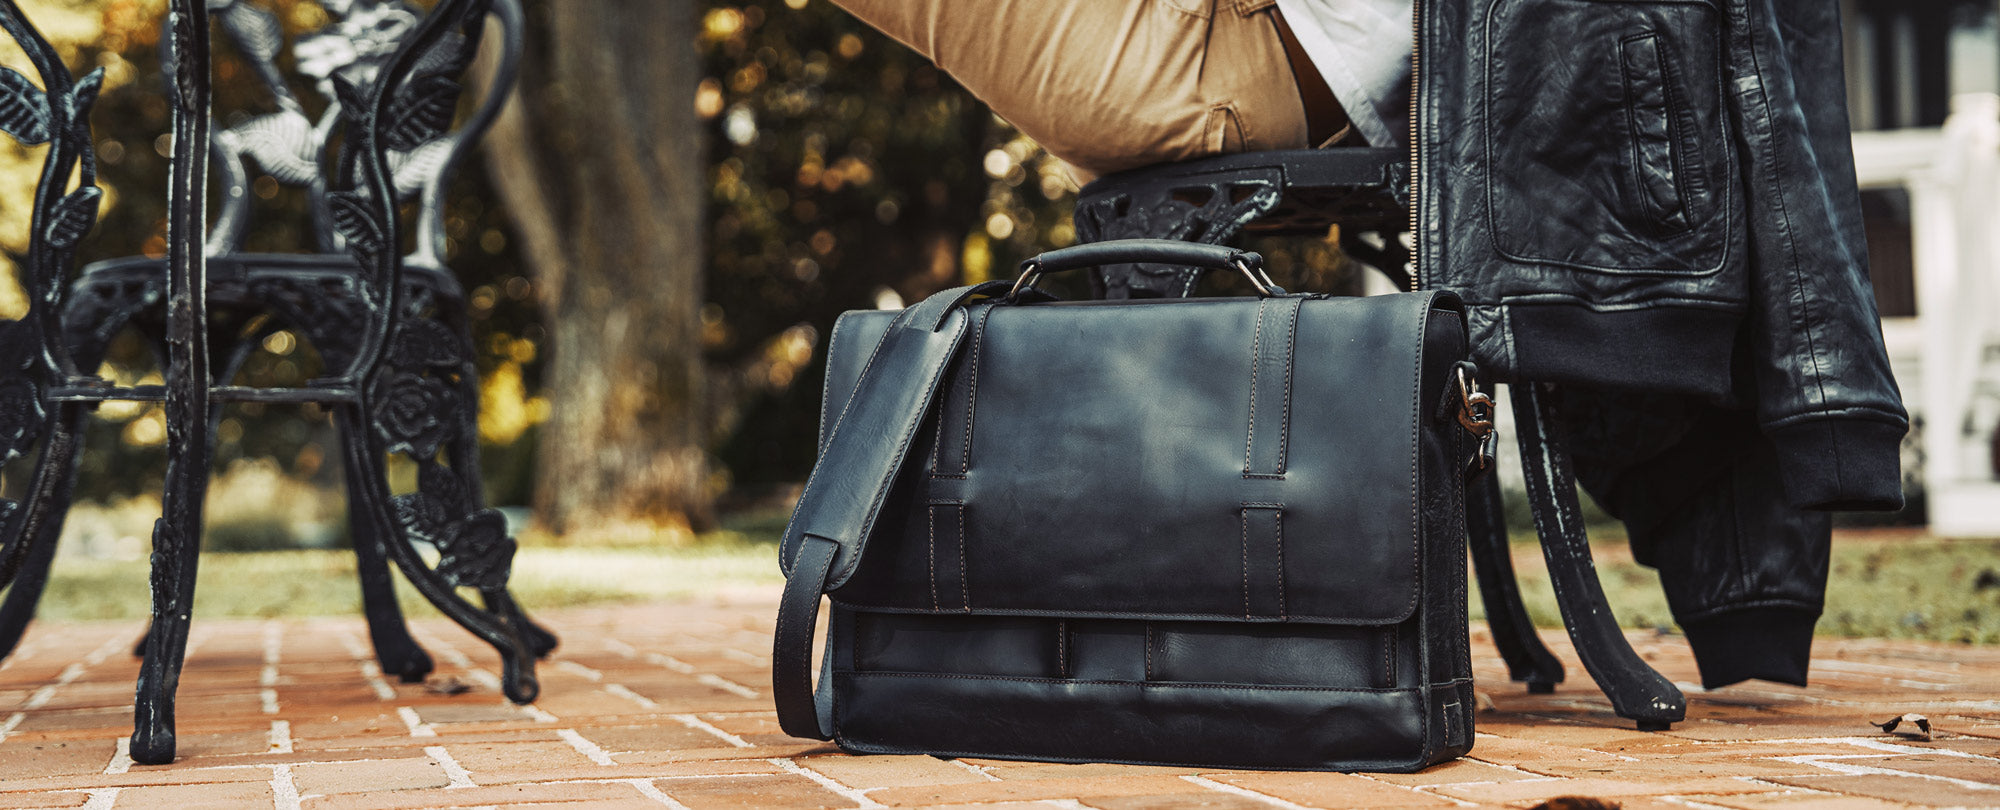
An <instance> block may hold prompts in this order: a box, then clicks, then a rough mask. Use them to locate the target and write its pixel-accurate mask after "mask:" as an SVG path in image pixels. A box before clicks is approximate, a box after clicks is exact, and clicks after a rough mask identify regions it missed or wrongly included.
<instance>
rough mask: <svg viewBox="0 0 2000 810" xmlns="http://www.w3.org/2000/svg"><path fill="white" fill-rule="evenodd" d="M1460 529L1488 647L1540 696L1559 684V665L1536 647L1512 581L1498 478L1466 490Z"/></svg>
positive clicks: (1532, 629) (1517, 588) (1488, 478)
mask: <svg viewBox="0 0 2000 810" xmlns="http://www.w3.org/2000/svg"><path fill="white" fill-rule="evenodd" d="M1466 495H1467V497H1466V504H1465V525H1466V529H1467V532H1466V534H1467V535H1468V537H1467V540H1468V543H1469V544H1470V547H1471V550H1472V570H1473V572H1474V573H1475V574H1477V575H1478V577H1479V598H1480V601H1481V602H1484V603H1485V604H1486V624H1487V626H1488V627H1490V628H1492V630H1493V645H1494V646H1496V647H1499V648H1500V657H1501V658H1502V659H1505V660H1506V662H1507V676H1508V677H1510V678H1512V679H1514V680H1516V681H1525V682H1527V684H1528V691H1529V692H1532V693H1535V694H1546V693H1549V692H1554V691H1555V690H1556V684H1559V683H1562V680H1563V665H1562V662H1561V661H1558V660H1556V657H1555V654H1554V653H1551V652H1549V648H1548V647H1547V646H1546V645H1544V644H1542V637H1541V636H1540V635H1537V634H1536V633H1535V624H1534V622H1531V621H1529V620H1528V609H1527V608H1526V607H1525V606H1523V605H1522V604H1521V589H1520V586H1519V585H1518V584H1517V583H1516V581H1515V577H1514V559H1513V554H1512V552H1511V551H1510V550H1509V547H1508V542H1507V520H1506V513H1505V512H1504V511H1503V510H1502V507H1501V503H1500V476H1499V475H1497V474H1491V473H1489V474H1487V475H1482V476H1480V477H1479V480H1478V481H1476V482H1474V483H1473V485H1472V488H1471V489H1470V490H1468V491H1467V492H1466Z"/></svg>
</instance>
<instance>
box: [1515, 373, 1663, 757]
mask: <svg viewBox="0 0 2000 810" xmlns="http://www.w3.org/2000/svg"><path fill="white" fill-rule="evenodd" d="M1508 388H1509V390H1510V391H1511V392H1512V395H1513V401H1514V422H1515V426H1516V428H1515V429H1516V430H1517V431H1519V433H1520V443H1521V466H1522V468H1523V469H1524V471H1525V472H1526V473H1527V478H1528V502H1529V504H1530V505H1531V506H1532V507H1533V510H1534V514H1535V532H1536V534H1539V535H1541V539H1542V554H1543V556H1544V557H1545V558H1546V559H1547V560H1548V564H1549V580H1550V582H1552V583H1553V584H1554V585H1555V591H1556V603H1557V604H1558V605H1560V606H1561V607H1562V615H1563V624H1564V625H1567V626H1568V627H1569V637H1570V640H1571V641H1573V642H1575V643H1576V654H1577V657H1578V658H1581V659H1583V668H1584V669H1585V670H1588V671H1589V672H1590V677H1591V678H1592V679H1594V680H1596V681H1597V685H1598V686H1599V687H1601V688H1603V689H1604V695H1605V697H1608V698H1610V699H1611V706H1612V709H1613V710H1614V711H1616V712H1617V713H1618V716H1619V717H1624V718H1627V719H1630V720H1633V721H1636V722H1637V723H1638V724H1639V729H1640V730H1642V731H1662V730H1665V729H1666V728H1668V727H1669V726H1671V725H1672V724H1673V723H1677V722H1680V721H1681V720H1683V719H1686V717H1687V699H1686V698H1685V697H1683V696H1682V695H1681V690H1680V689H1678V688H1675V686H1674V684H1673V682H1672V681H1669V680H1667V679H1666V678H1665V677H1663V676H1661V675H1660V673H1659V672H1656V671H1654V669H1653V668H1652V667H1650V666H1647V664H1646V662H1645V661H1642V660H1640V659H1639V655H1638V653H1636V652H1633V651H1632V645H1631V644H1630V643H1629V642H1627V641H1626V640H1625V634H1624V632H1623V631H1621V630H1620V629H1619V627H1618V622H1617V620H1616V619H1614V618H1613V617H1612V615H1611V610H1610V608H1609V607H1608V606H1607V605H1606V603H1605V599H1604V588H1603V586H1602V585H1600V584H1599V583H1598V581H1597V568H1596V566H1594V565H1593V564H1592V563H1591V559H1590V540H1589V538H1588V537H1587V536H1586V535H1585V533H1584V528H1583V516H1582V512H1581V510H1580V509H1579V508H1578V506H1577V501H1576V477H1575V474H1574V473H1573V472H1572V471H1571V469H1570V461H1569V454H1568V453H1567V452H1566V451H1565V450H1564V449H1563V446H1562V440H1561V437H1560V436H1558V435H1557V434H1556V433H1555V432H1554V430H1553V428H1552V425H1551V421H1550V420H1549V418H1548V414H1547V411H1546V409H1545V405H1544V401H1543V397H1542V393H1541V389H1540V388H1539V387H1538V386H1536V385H1533V384H1520V385H1511V386H1508Z"/></svg>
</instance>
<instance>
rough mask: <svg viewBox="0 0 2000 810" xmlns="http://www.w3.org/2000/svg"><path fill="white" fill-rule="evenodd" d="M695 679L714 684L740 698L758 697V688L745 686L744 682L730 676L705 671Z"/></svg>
mask: <svg viewBox="0 0 2000 810" xmlns="http://www.w3.org/2000/svg"><path fill="white" fill-rule="evenodd" d="M695 680H696V681H698V682H701V683H703V684H707V685H709V686H713V687H715V688H717V689H720V690H722V691H724V692H728V693H729V694H732V695H735V696H737V697H740V698H751V699H753V700H754V699H756V697H757V690H755V689H751V688H750V687H748V686H744V685H743V684H740V683H737V682H735V681H732V680H730V679H728V678H724V677H722V676H721V675H712V674H709V673H706V672H704V673H702V674H700V675H697V676H695Z"/></svg>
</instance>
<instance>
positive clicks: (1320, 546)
mask: <svg viewBox="0 0 2000 810" xmlns="http://www.w3.org/2000/svg"><path fill="white" fill-rule="evenodd" d="M1132 261H1153V262H1166V263H1175V264H1182V265H1201V266H1209V267H1216V268H1235V269H1238V270H1240V271H1242V272H1243V273H1244V274H1245V275H1246V276H1248V277H1249V278H1250V279H1251V282H1252V284H1253V285H1254V286H1256V287H1257V288H1258V289H1259V292H1260V295H1259V297H1256V298H1247V297H1243V298H1207V299H1160V300H1147V301H1075V302H1057V301H1053V300H1049V298H1048V297H1047V296H1045V295H1042V294H1040V293H1037V292H1035V290H1034V289H1033V285H1032V279H1033V278H1034V277H1035V276H1036V275H1037V274H1038V273H1042V272H1052V271H1056V270H1063V269H1070V268H1074V267H1083V266H1092V265H1096V264H1101V263H1109V262H1132ZM1259 261H1260V260H1259V259H1258V257H1257V255H1256V254H1254V253H1246V252H1242V251H1237V250H1232V249H1228V248H1221V247H1214V246H1207V245H1191V244H1186V243H1180V242H1163V241H1155V240H1132V241H1126V242H1106V243H1099V244H1094V245H1086V246H1081V247H1076V248H1068V249H1065V250H1060V251H1054V252H1052V253H1049V254H1044V255H1043V256H1042V257H1040V258H1039V259H1038V260H1035V261H1031V262H1029V263H1028V265H1027V266H1028V268H1029V269H1028V270H1027V272H1025V273H1024V274H1023V277H1022V279H1021V282H1020V283H1016V284H1015V285H1014V286H1013V287H1012V288H1011V289H1010V287H1009V286H1008V285H1007V284H1006V283H989V284H984V285H979V286H975V287H965V288H959V289H955V290H948V291H946V292H942V293H939V294H937V295H936V296H933V297H931V298H929V299H926V300H925V301H923V302H922V303H919V304H918V305H916V306H913V307H910V308H909V309H906V310H903V311H901V312H875V311H867V312H850V313H847V314H845V315H843V316H841V318H840V321H839V323H838V325H837V326H836V327H835V328H834V332H833V338H832V340H831V346H830V347H829V349H828V352H829V360H828V365H827V383H826V396H825V401H824V407H823V410H824V413H823V414H822V419H821V429H820V430H821V437H820V451H821V455H820V460H819V464H818V466H817V467H816V468H815V469H814V470H813V474H812V477H811V479H810V480H809V481H808V483H807V484H806V488H805V493H804V495H803V497H802V498H801V499H800V503H799V506H798V508H797V511H796V512H795V513H794V514H793V517H792V521H791V525H790V526H788V527H787V528H786V530H785V536H784V542H783V545H782V546H781V554H782V559H783V562H784V567H785V570H786V571H787V573H788V576H789V578H788V581H787V583H786V588H785V595H784V600H783V605H782V607H781V608H780V613H779V615H778V623H777V639H776V648H775V657H774V667H773V670H774V675H773V680H774V693H775V696H776V699H777V704H778V713H779V719H780V721H781V723H782V725H783V727H784V729H785V731H786V732H787V733H790V734H792V735H794V736H799V737H810V738H816V739H829V738H830V739H833V740H835V741H837V742H838V743H839V744H840V746H841V747H842V748H844V749H847V750H849V751H856V752H871V753H895V754H938V755H946V756H982V757H1000V758H1016V759H1035V760H1051V761H1102V762H1128V763H1152V764H1174V765H1198V766H1221V767H1240V768H1279V769H1314V770H1380V771H1410V770H1416V769H1420V768H1423V767H1425V766H1427V765H1431V764H1433V763H1437V762H1440V761H1443V760H1447V759H1451V758H1453V757H1456V756H1459V755H1461V754H1463V753H1465V752H1466V751H1467V750H1469V749H1470V748H1471V747H1472V736H1473V735H1472V715H1473V707H1474V703H1473V693H1472V671H1471V664H1470V661H1469V654H1468V652H1467V649H1466V644H1467V641H1466V626H1465V608H1466V586H1465V570H1466V566H1465V545H1464V536H1465V528H1464V523H1463V515H1464V508H1463V504H1464V489H1463V481H1464V474H1465V473H1466V471H1467V470H1468V468H1469V467H1472V466H1476V463H1475V460H1476V459H1478V458H1479V456H1480V453H1481V445H1482V439H1483V437H1484V434H1485V432H1486V431H1489V430H1490V429H1491V422H1490V419H1489V417H1488V412H1487V410H1486V408H1485V397H1484V396H1483V395H1480V394H1478V392H1477V390H1476V385H1475V384H1474V383H1473V381H1472V379H1471V372H1472V369H1471V368H1470V366H1469V364H1467V363H1465V362H1464V361H1465V358H1466V334H1465V327H1464V322H1463V319H1462V317H1461V312H1460V306H1459V303H1458V301H1457V299H1456V298H1454V297H1453V296H1451V295H1450V294H1449V293H1407V294H1397V295H1385V296H1379V297H1373V298H1335V297H1328V296H1323V295H1288V294H1284V291H1283V290H1279V289H1276V288H1275V287H1272V286H1270V284H1269V279H1268V277H1265V276H1264V275H1263V273H1262V271H1261V269H1260V268H1259V264H1258V263H1259ZM823 592H824V593H828V594H831V595H832V598H833V599H832V604H833V614H832V620H831V622H830V630H829V634H828V639H829V640H828V643H827V654H826V657H825V658H824V659H823V661H822V662H821V674H820V678H819V686H818V691H817V695H815V694H814V690H813V687H812V686H811V678H812V676H811V670H812V669H813V667H814V664H813V662H812V654H811V650H812V640H813V634H814V625H815V623H816V620H817V615H818V611H819V600H820V595H821V594H822V593H823Z"/></svg>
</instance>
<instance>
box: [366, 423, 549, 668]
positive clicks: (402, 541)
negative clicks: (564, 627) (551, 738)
mask: <svg viewBox="0 0 2000 810" xmlns="http://www.w3.org/2000/svg"><path fill="white" fill-rule="evenodd" d="M334 421H335V424H336V425H338V426H339V427H340V430H341V433H342V435H344V436H347V437H349V440H348V441H347V442H346V443H345V447H346V459H345V462H346V464H347V470H348V475H349V478H348V492H349V497H351V498H353V499H354V502H355V503H356V504H357V505H358V509H359V511H358V512H357V514H356V520H357V522H359V521H369V522H370V523H371V524H372V525H373V526H374V532H375V534H376V536H377V537H378V538H380V540H381V546H380V547H381V548H382V549H383V550H384V551H386V552H387V555H388V558H389V559H390V560H393V561H394V562H395V563H396V567H397V568H398V569H399V570H401V571H402V572H403V578H404V579H405V580H407V581H408V582H409V583H410V585H411V587H414V588H416V589H417V592H418V593H420V594H423V596H424V598H425V599H427V600H429V601H430V603H431V605H432V606H434V607H436V608H437V609H438V611H439V612H441V613H443V614H444V615H445V616H446V617H447V618H449V619H451V620H452V621H454V622H457V623H458V625H459V626H460V627H464V628H465V629H466V630H468V631H470V632H471V633H472V634H473V635H476V636H478V637H479V638H480V639H481V640H482V641H485V642H486V643H488V644H491V645H493V648H494V649H495V650H497V651H499V653H500V661H501V678H500V680H501V691H502V692H503V693H505V694H506V696H507V698H508V699H509V700H512V701H514V702H515V703H529V702H532V701H534V699H535V697H536V696H537V695H539V694H540V693H541V686H540V684H539V682H538V681H537V680H536V679H535V658H536V654H535V652H534V644H533V643H531V642H530V641H529V639H528V631H527V629H526V627H527V625H528V623H527V621H526V619H525V618H524V617H523V616H522V615H521V612H520V610H519V608H517V607H516V606H515V605H514V600H513V598H512V597H510V596H508V595H507V592H506V589H505V587H504V585H503V586H501V587H484V586H482V587H480V588H478V590H479V593H480V596H481V598H482V600H483V601H484V602H485V605H486V609H484V610H482V609H480V608H479V607H475V606H474V605H472V604H471V603H470V602H467V601H466V600H465V599H463V598H461V597H460V596H459V595H458V592H457V591H458V588H459V587H460V586H461V584H462V583H463V580H462V579H460V578H458V576H459V575H457V574H450V575H448V574H445V573H442V572H440V571H438V570H434V569H433V568H432V566H431V564H430V563H429V562H427V561H426V560H425V559H424V558H423V557H422V556H421V555H420V554H418V552H417V549H416V545H415V540H416V538H415V537H413V534H414V533H415V532H418V531H420V530H421V529H419V525H420V524H418V523H405V522H403V518H406V517H407V518H411V519H413V520H421V516H420V513H421V512H423V511H425V510H422V509H421V507H420V506H418V504H421V503H423V502H424V500H423V499H425V498H439V497H441V498H442V499H443V501H444V502H450V503H454V504H462V503H463V502H464V498H465V493H463V492H454V491H449V490H453V489H456V488H457V487H462V486H467V484H466V483H465V482H460V481H455V480H454V479H452V478H450V477H446V478H445V479H444V482H445V484H447V485H448V486H447V487H446V490H447V491H443V492H438V493H432V492H425V491H423V490H421V489H420V490H419V492H417V493H413V494H412V495H411V496H404V497H407V498H410V499H411V500H407V501H406V500H403V498H397V497H392V496H391V495H390V494H389V487H388V482H387V481H386V480H385V479H384V478H383V476H382V474H381V457H382V456H383V455H384V453H383V448H382V447H380V446H379V445H377V444H376V443H375V442H372V441H370V440H369V436H368V434H367V433H363V432H362V431H363V430H365V428H362V427H360V426H361V425H366V424H368V422H367V417H365V416H364V415H362V414H360V413H358V412H357V409H356V408H355V407H354V406H352V405H342V406H340V407H338V408H336V409H335V410H334ZM419 478H420V479H422V478H423V475H422V474H421V473H420V474H419ZM420 486H421V485H420ZM398 501H401V502H402V503H401V506H403V507H404V508H407V509H411V510H415V511H411V512H408V513H403V509H399V504H398ZM491 519H492V520H495V521H497V520H499V517H498V515H493V516H492V517H491ZM432 528H433V530H434V528H435V527H432ZM498 530H499V531H501V536H502V537H504V536H505V535H504V526H502V527H500V528H499V529H498ZM356 537H357V542H359V537H360V535H359V534H358V533H357V535H356ZM453 539H454V540H456V539H460V538H453ZM511 542H512V541H511V538H510V539H508V546H507V547H506V548H504V549H498V548H496V549H491V551H494V552H501V551H504V556H499V557H497V558H488V559H480V560H477V564H478V565H481V566H483V565H486V564H489V563H491V564H498V565H499V566H501V570H504V569H505V566H507V565H508V564H509V562H510V561H511V558H512V546H511ZM468 551H470V550H468ZM482 551H484V550H483V549H482ZM448 553H455V552H448ZM473 556H475V557H484V556H486V555H483V554H474V555H473ZM440 564H444V561H443V560H440Z"/></svg>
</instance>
